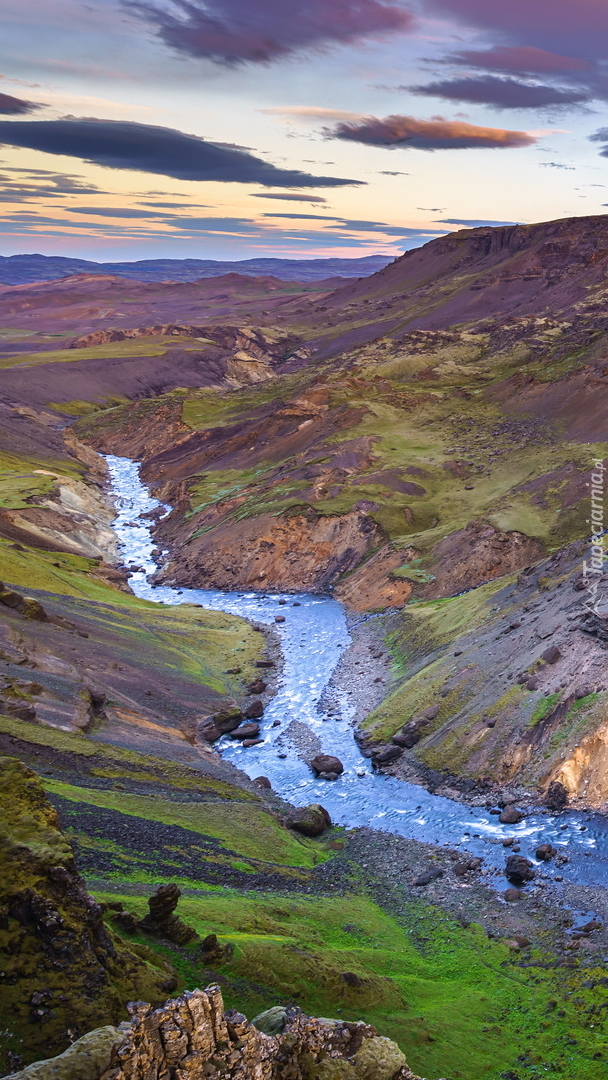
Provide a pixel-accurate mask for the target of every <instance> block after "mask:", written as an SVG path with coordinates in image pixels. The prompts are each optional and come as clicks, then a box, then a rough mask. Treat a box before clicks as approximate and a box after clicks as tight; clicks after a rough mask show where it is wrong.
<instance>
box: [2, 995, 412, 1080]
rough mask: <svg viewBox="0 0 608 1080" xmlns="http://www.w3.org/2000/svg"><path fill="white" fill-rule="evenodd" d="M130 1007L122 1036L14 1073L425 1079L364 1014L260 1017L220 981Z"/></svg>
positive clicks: (38, 1079)
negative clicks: (235, 1004) (228, 1000)
mask: <svg viewBox="0 0 608 1080" xmlns="http://www.w3.org/2000/svg"><path fill="white" fill-rule="evenodd" d="M130 1012H131V1014H132V1017H133V1019H132V1022H131V1024H130V1026H127V1025H121V1026H122V1028H123V1036H122V1040H120V1038H119V1035H120V1033H119V1032H116V1031H115V1030H114V1029H112V1028H110V1029H108V1028H103V1029H102V1030H101V1031H97V1032H91V1033H90V1034H89V1035H88V1036H86V1037H85V1038H84V1039H81V1040H80V1043H76V1044H75V1045H74V1046H73V1047H71V1049H70V1050H69V1051H68V1053H67V1054H65V1055H63V1056H62V1058H57V1059H55V1060H54V1061H46V1062H40V1063H38V1064H37V1065H34V1066H31V1067H30V1068H29V1069H25V1070H23V1071H22V1072H19V1073H16V1074H14V1076H13V1077H11V1080H141V1078H142V1077H145V1078H146V1080H161V1078H163V1080H211V1078H214V1077H222V1078H223V1080H417V1078H416V1077H415V1076H414V1074H413V1073H412V1072H411V1070H410V1069H409V1068H408V1065H407V1062H406V1060H405V1056H404V1055H403V1053H402V1052H401V1050H400V1049H399V1047H398V1046H397V1045H396V1043H394V1042H391V1040H390V1039H386V1038H383V1037H381V1036H379V1035H378V1033H377V1032H376V1030H375V1028H373V1027H370V1026H369V1025H368V1024H365V1023H363V1022H362V1021H358V1022H356V1023H351V1022H348V1021H342V1020H318V1019H312V1018H311V1017H308V1016H305V1015H304V1013H302V1012H301V1011H300V1010H299V1009H297V1008H287V1009H281V1008H275V1009H271V1010H269V1012H268V1013H266V1014H262V1015H261V1016H260V1017H257V1018H256V1021H255V1024H254V1023H250V1022H249V1021H248V1020H247V1018H246V1017H245V1016H243V1014H242V1013H239V1012H236V1010H234V1009H233V1010H230V1011H229V1012H224V1003H223V1000H222V994H221V991H220V988H219V987H218V986H209V987H207V989H206V990H195V991H193V992H192V993H187V994H184V995H183V996H182V997H179V998H176V999H175V1000H174V1001H169V1002H167V1004H166V1005H165V1006H163V1007H162V1008H160V1009H156V1010H154V1009H152V1007H151V1006H150V1005H147V1004H146V1003H145V1002H141V1001H137V1002H133V1003H132V1004H131V1006H130ZM271 1014H272V1015H271ZM266 1031H272V1034H266ZM81 1059H82V1060H81ZM104 1059H105V1060H104Z"/></svg>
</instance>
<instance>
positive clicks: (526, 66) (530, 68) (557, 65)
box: [446, 45, 595, 75]
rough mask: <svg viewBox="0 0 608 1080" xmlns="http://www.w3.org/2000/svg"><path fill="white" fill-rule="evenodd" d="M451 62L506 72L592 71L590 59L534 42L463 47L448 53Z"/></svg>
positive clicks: (593, 66) (545, 73) (542, 73)
mask: <svg viewBox="0 0 608 1080" xmlns="http://www.w3.org/2000/svg"><path fill="white" fill-rule="evenodd" d="M446 59H447V60H448V62H450V63H452V64H464V65H466V67H476V68H483V69H484V70H486V71H502V72H504V74H506V75H561V74H562V73H564V74H568V73H570V74H575V73H577V72H584V71H592V70H594V68H595V64H593V63H592V62H591V61H590V60H581V59H580V58H578V57H575V56H560V55H559V54H558V53H553V52H547V51H546V49H536V48H534V46H532V45H494V46H493V47H492V48H491V49H463V50H461V51H460V52H457V53H453V54H451V55H450V56H448V57H446Z"/></svg>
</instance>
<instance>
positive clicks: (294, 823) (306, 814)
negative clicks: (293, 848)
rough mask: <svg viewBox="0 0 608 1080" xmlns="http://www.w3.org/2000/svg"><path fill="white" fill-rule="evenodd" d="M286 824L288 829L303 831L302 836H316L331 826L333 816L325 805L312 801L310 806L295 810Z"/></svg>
mask: <svg viewBox="0 0 608 1080" xmlns="http://www.w3.org/2000/svg"><path fill="white" fill-rule="evenodd" d="M285 824H286V825H287V828H288V829H293V830H294V832H299V833H302V836H311V837H315V836H320V835H321V833H323V832H325V830H326V829H330V828H331V818H330V816H329V814H328V813H327V810H326V809H325V807H324V806H321V804H320V803H311V804H310V806H303V807H299V808H298V809H297V810H293V811H292V813H291V814H290V815H289V817H288V818H287V820H286V822H285Z"/></svg>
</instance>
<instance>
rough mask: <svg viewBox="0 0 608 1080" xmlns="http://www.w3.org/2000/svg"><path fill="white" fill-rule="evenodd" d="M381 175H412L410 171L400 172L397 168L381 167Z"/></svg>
mask: <svg viewBox="0 0 608 1080" xmlns="http://www.w3.org/2000/svg"><path fill="white" fill-rule="evenodd" d="M379 175H380V176H411V175H412V174H411V173H409V172H399V171H398V170H397V169H380V173H379Z"/></svg>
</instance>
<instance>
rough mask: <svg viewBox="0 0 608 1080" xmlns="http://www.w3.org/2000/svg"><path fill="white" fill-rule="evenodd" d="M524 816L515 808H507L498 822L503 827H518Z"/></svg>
mask: <svg viewBox="0 0 608 1080" xmlns="http://www.w3.org/2000/svg"><path fill="white" fill-rule="evenodd" d="M523 817H524V815H523V814H522V812H521V810H517V809H516V807H515V806H505V808H504V810H503V811H502V813H501V814H500V817H499V818H498V820H499V821H500V822H501V824H502V825H517V824H518V823H519V822H520V821H521V820H522V818H523Z"/></svg>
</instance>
